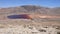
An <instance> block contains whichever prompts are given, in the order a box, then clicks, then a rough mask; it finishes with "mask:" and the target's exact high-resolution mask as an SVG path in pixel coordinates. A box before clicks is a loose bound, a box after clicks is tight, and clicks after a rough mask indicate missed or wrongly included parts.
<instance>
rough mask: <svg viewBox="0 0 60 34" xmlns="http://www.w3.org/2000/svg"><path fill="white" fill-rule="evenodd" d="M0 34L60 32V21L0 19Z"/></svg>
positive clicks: (59, 33) (49, 33)
mask: <svg viewBox="0 0 60 34" xmlns="http://www.w3.org/2000/svg"><path fill="white" fill-rule="evenodd" d="M0 34H60V26H59V23H56V22H55V23H52V22H51V23H50V22H48V23H47V22H42V23H35V22H34V20H33V21H31V20H23V19H22V20H4V21H3V22H2V21H0Z"/></svg>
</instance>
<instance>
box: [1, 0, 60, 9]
mask: <svg viewBox="0 0 60 34" xmlns="http://www.w3.org/2000/svg"><path fill="white" fill-rule="evenodd" d="M22 5H40V6H45V7H60V0H0V8H4V7H15V6H22Z"/></svg>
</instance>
